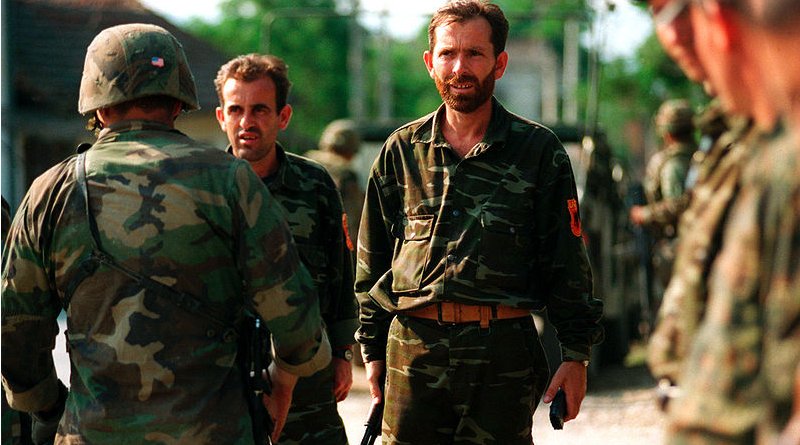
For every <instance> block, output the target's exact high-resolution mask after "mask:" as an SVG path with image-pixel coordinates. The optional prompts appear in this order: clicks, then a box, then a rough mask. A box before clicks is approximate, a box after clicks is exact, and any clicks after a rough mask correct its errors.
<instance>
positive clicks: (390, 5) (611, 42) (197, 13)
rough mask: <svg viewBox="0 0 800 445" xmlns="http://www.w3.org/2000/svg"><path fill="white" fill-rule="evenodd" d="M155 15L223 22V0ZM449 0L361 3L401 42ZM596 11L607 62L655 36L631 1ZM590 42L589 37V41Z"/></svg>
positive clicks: (612, 0) (610, 0) (182, 4)
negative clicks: (383, 17)
mask: <svg viewBox="0 0 800 445" xmlns="http://www.w3.org/2000/svg"><path fill="white" fill-rule="evenodd" d="M141 1H142V3H143V4H144V5H145V6H147V7H148V8H149V9H151V10H152V11H154V12H156V13H158V14H161V15H163V16H164V17H166V18H167V19H169V20H170V21H172V22H173V23H176V24H180V23H183V22H185V21H186V20H188V19H190V18H192V17H199V18H202V19H204V20H205V21H209V22H213V21H214V20H216V19H218V18H219V11H218V9H217V5H218V4H219V3H220V2H221V1H222V0H169V1H164V0H141ZM444 2H445V0H403V1H397V0H361V6H362V9H363V10H364V12H365V13H364V25H365V26H368V27H370V28H372V29H377V28H378V27H379V26H380V24H381V18H380V16H381V13H382V12H384V11H385V12H386V13H387V14H388V23H387V25H388V28H389V32H390V33H391V34H392V35H394V36H395V37H397V38H409V37H411V36H413V35H415V34H416V32H417V31H418V30H419V28H420V27H422V26H424V25H425V24H426V23H427V21H428V20H429V19H430V15H431V14H432V13H433V11H434V10H436V8H438V7H439V6H440V5H442V4H443V3H444ZM590 2H591V3H592V4H594V5H595V7H596V8H602V9H603V10H605V11H607V8H605V7H604V6H607V5H609V4H611V5H613V11H611V12H604V13H601V14H598V23H597V25H598V26H597V29H598V30H599V31H600V33H599V34H598V35H597V36H596V37H595V38H596V39H598V40H599V41H601V42H603V47H604V49H603V50H602V52H601V54H603V57H604V58H605V59H610V58H615V57H627V56H630V55H632V53H633V51H634V50H635V49H636V48H637V47H638V46H639V45H640V44H641V42H642V41H644V39H645V38H647V36H648V35H650V33H651V32H652V21H651V20H650V19H649V17H647V14H646V13H645V12H644V11H642V10H641V9H640V8H637V7H635V6H633V5H632V4H631V2H630V0H590ZM587 38H588V37H587Z"/></svg>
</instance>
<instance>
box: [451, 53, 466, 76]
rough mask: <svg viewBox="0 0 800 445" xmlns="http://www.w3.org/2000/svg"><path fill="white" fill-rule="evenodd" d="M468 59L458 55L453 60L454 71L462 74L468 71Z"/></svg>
mask: <svg viewBox="0 0 800 445" xmlns="http://www.w3.org/2000/svg"><path fill="white" fill-rule="evenodd" d="M467 68H468V66H467V61H466V58H465V57H464V56H457V57H456V58H455V61H454V62H453V73H454V74H457V75H461V74H464V73H466V72H467Z"/></svg>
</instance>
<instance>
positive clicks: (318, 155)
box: [306, 119, 364, 243]
mask: <svg viewBox="0 0 800 445" xmlns="http://www.w3.org/2000/svg"><path fill="white" fill-rule="evenodd" d="M360 146H361V136H359V134H358V131H356V125H355V122H353V121H351V120H349V119H339V120H335V121H333V122H331V123H330V124H328V126H327V127H325V130H324V131H323V132H322V136H320V138H319V150H309V151H307V152H306V156H308V157H309V158H311V159H313V160H315V161H317V162H319V163H320V164H322V165H323V166H325V169H326V170H328V173H330V174H331V177H332V178H333V181H334V182H335V183H336V187H338V188H339V191H340V192H341V194H342V202H344V211H345V214H346V215H347V224H346V226H347V231H348V234H349V235H350V241H351V242H352V243H355V242H356V241H358V224H359V222H360V221H361V208H362V207H363V206H364V190H363V188H362V187H361V184H360V183H359V181H358V175H356V172H355V171H354V170H353V166H352V161H353V158H354V157H355V156H356V154H358V150H359V148H360Z"/></svg>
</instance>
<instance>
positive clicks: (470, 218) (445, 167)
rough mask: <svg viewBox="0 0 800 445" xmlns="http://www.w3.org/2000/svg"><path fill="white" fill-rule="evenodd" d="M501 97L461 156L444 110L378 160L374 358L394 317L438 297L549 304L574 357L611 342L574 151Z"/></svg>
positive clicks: (365, 247)
mask: <svg viewBox="0 0 800 445" xmlns="http://www.w3.org/2000/svg"><path fill="white" fill-rule="evenodd" d="M492 103H493V109H492V118H491V121H490V122H489V126H488V128H487V130H486V134H485V135H484V138H483V141H482V142H480V143H478V144H476V146H475V147H474V148H473V149H472V151H471V152H470V153H469V154H467V155H466V157H465V158H464V159H461V158H459V157H458V156H457V155H456V154H455V152H454V151H453V149H452V148H451V146H450V145H449V144H448V143H447V142H446V140H445V139H444V136H443V135H442V131H441V129H440V120H441V119H442V116H443V114H444V106H441V107H440V108H439V110H438V111H437V112H435V113H432V114H430V115H428V116H425V117H423V118H421V119H419V120H417V121H415V122H412V123H410V124H407V125H405V126H404V127H401V128H400V129H398V130H397V131H395V132H394V133H393V134H392V135H390V136H389V138H388V140H387V141H386V143H385V145H384V147H383V149H382V150H381V153H380V154H379V155H378V157H377V159H376V160H375V163H374V164H373V167H372V170H371V173H370V179H369V183H368V186H367V197H366V201H365V206H364V215H363V217H362V219H361V227H360V229H359V246H358V260H357V267H356V296H357V297H358V299H359V304H360V306H361V314H360V320H361V324H362V325H361V328H360V329H359V332H358V334H357V338H358V340H359V342H360V343H361V344H362V345H363V347H364V354H365V358H366V359H367V361H372V360H381V359H383V358H384V357H385V354H386V352H385V349H386V337H387V331H388V326H389V322H390V321H391V314H392V313H394V312H397V311H403V310H407V309H413V308H419V307H422V306H425V305H428V304H430V303H433V302H437V301H456V302H461V303H469V304H486V305H491V304H504V305H508V306H513V307H518V308H525V309H531V310H537V309H542V308H544V307H547V309H548V315H549V316H550V320H551V321H552V322H553V324H554V325H555V326H556V328H557V329H558V334H559V340H560V341H561V345H562V353H563V355H564V358H567V359H575V360H587V359H588V358H589V354H590V348H591V345H592V344H594V343H597V342H598V341H599V340H600V339H601V338H602V328H601V327H600V326H599V324H598V321H599V319H600V316H601V313H602V302H600V301H599V300H596V299H594V298H593V297H592V281H591V270H590V267H589V262H588V259H587V256H586V249H585V248H584V245H583V240H582V237H581V227H580V220H579V219H578V215H579V212H578V203H577V198H576V189H575V181H574V178H573V176H572V169H571V166H570V162H569V157H568V155H567V153H566V151H565V150H564V148H563V146H562V145H561V143H560V142H559V141H558V139H557V138H556V136H555V135H554V134H553V133H552V132H551V131H550V130H548V129H547V128H545V127H543V126H541V125H539V124H536V123H533V122H531V121H528V120H525V119H523V118H521V117H518V116H515V115H513V114H511V113H509V112H508V111H506V110H505V109H504V108H503V107H502V106H501V105H500V104H499V103H498V102H497V101H496V100H495V99H493V100H492Z"/></svg>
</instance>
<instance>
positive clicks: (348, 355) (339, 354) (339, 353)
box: [331, 347, 353, 362]
mask: <svg viewBox="0 0 800 445" xmlns="http://www.w3.org/2000/svg"><path fill="white" fill-rule="evenodd" d="M331 353H332V355H333V356H334V357H336V358H340V359H342V360H344V361H347V362H351V361H353V351H351V350H350V348H349V347H347V348H341V349H334V350H333V351H331Z"/></svg>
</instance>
